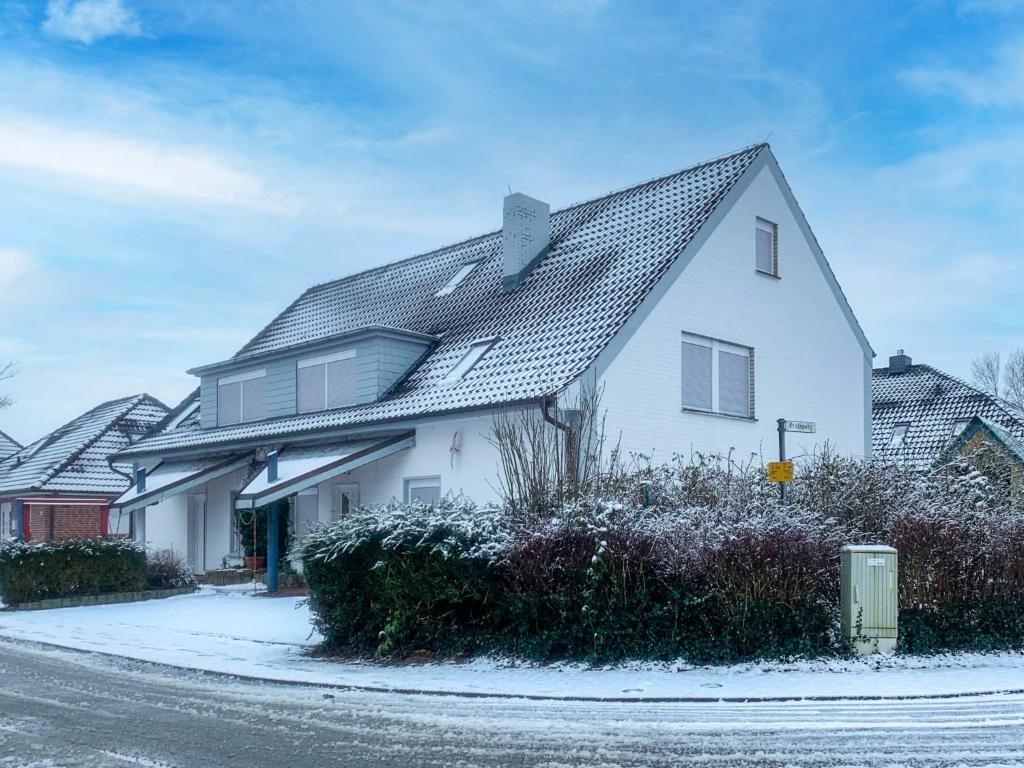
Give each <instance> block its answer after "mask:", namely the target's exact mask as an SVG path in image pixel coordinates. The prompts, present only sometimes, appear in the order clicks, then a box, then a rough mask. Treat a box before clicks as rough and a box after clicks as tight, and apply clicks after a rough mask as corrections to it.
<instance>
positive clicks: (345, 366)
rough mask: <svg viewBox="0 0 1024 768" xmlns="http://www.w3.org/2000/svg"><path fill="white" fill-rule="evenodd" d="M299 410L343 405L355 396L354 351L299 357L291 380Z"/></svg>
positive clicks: (348, 403)
mask: <svg viewBox="0 0 1024 768" xmlns="http://www.w3.org/2000/svg"><path fill="white" fill-rule="evenodd" d="M295 391H296V399H297V401H298V402H297V406H298V411H299V413H310V412H311V411H323V410H326V409H329V408H343V407H345V406H346V405H352V403H354V402H355V399H356V351H355V350H354V349H346V350H342V351H341V352H334V353H332V354H330V355H322V356H320V357H310V358H306V359H305V360H299V362H298V369H297V371H296V382H295Z"/></svg>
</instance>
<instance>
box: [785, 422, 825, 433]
mask: <svg viewBox="0 0 1024 768" xmlns="http://www.w3.org/2000/svg"><path fill="white" fill-rule="evenodd" d="M817 428H818V425H817V424H815V423H814V422H813V421H790V420H789V419H786V431H787V432H814V431H815V430H817Z"/></svg>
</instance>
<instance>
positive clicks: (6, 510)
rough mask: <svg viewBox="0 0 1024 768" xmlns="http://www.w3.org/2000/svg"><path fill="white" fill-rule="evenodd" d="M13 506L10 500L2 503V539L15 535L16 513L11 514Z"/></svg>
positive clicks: (0, 525)
mask: <svg viewBox="0 0 1024 768" xmlns="http://www.w3.org/2000/svg"><path fill="white" fill-rule="evenodd" d="M11 506H12V505H11V502H9V501H5V502H3V503H2V504H0V541H2V540H4V539H9V538H10V537H11V536H13V535H14V521H13V519H12V518H13V517H14V515H12V514H11Z"/></svg>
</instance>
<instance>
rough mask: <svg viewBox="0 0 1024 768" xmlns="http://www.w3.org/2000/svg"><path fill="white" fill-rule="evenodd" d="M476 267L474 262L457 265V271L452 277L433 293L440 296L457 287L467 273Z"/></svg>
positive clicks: (467, 275)
mask: <svg viewBox="0 0 1024 768" xmlns="http://www.w3.org/2000/svg"><path fill="white" fill-rule="evenodd" d="M474 269H476V262H473V263H472V264H463V265H462V266H461V267H459V271H458V272H456V273H455V274H454V275H452V279H451V280H449V281H448V282H447V283H445V284H444V287H443V288H442V289H441V290H439V291H438V292H437V293H435V294H434V295H435V296H437V297H438V298H440V297H441V296H447V295H448V294H449V293H452V292H453V291H454V290H455V289H456V288H458V287H459V286H460V285H461V284H462V281H463V280H465V279H466V278H467V277H469V273H470V272H472V271H473V270H474Z"/></svg>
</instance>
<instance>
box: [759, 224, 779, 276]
mask: <svg viewBox="0 0 1024 768" xmlns="http://www.w3.org/2000/svg"><path fill="white" fill-rule="evenodd" d="M754 237H755V242H754V250H755V266H756V268H757V271H758V272H763V273H764V274H766V275H773V276H775V277H778V276H779V225H778V224H774V223H772V222H770V221H768V220H767V219H762V218H760V217H758V218H757V220H756V225H755V228H754Z"/></svg>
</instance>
